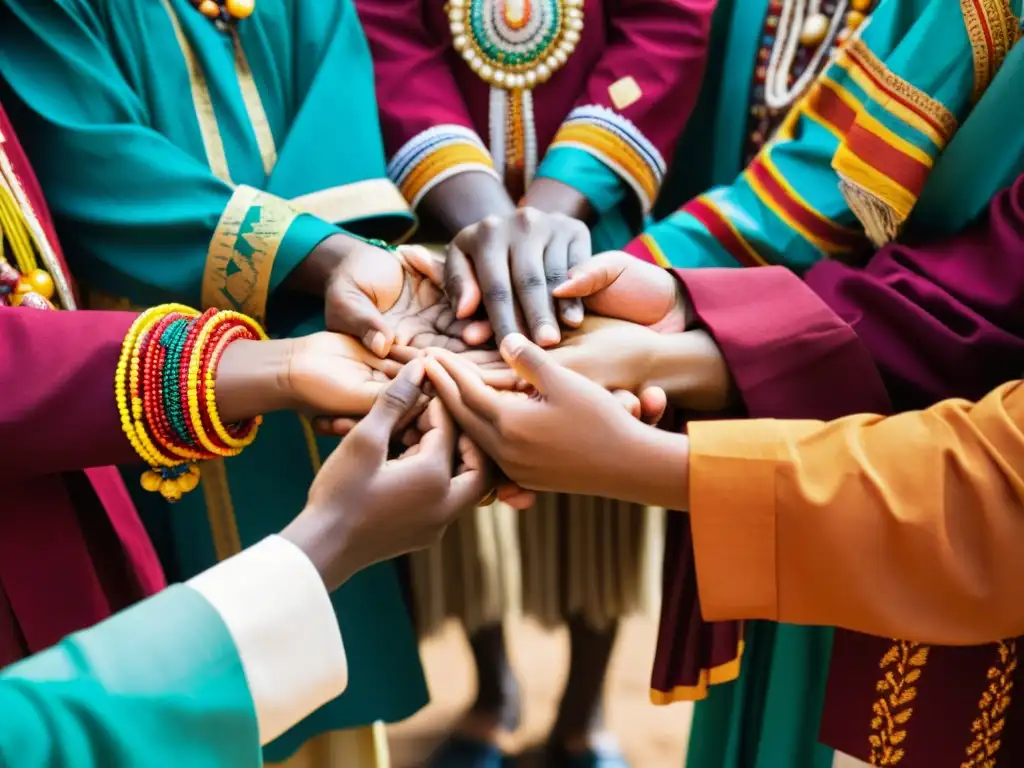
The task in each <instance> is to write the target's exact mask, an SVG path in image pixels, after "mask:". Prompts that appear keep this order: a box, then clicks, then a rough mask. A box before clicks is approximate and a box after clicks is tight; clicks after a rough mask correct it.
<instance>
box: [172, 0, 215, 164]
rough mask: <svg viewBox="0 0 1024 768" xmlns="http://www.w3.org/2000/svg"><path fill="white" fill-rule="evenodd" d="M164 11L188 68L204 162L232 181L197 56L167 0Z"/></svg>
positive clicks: (208, 91) (208, 88) (208, 90)
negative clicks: (204, 155)
mask: <svg viewBox="0 0 1024 768" xmlns="http://www.w3.org/2000/svg"><path fill="white" fill-rule="evenodd" d="M161 2H163V4H164V10H166V11H167V15H168V16H169V17H170V19H171V26H172V27H174V36H175V37H176V38H177V40H178V47H179V48H180V49H181V55H182V56H184V57H185V66H186V68H187V69H188V81H189V85H190V86H191V91H192V106H193V108H194V109H195V112H196V120H197V121H198V122H199V133H200V135H201V136H202V137H203V149H204V151H205V152H206V162H207V163H208V164H209V166H210V170H211V171H213V175H214V176H216V177H217V178H218V179H220V180H221V181H223V182H225V183H226V184H231V170H230V169H229V168H228V156H227V153H226V152H225V151H224V140H223V139H222V138H221V135H220V129H219V128H218V127H217V116H216V114H215V113H214V111H213V99H212V98H210V87H209V86H208V85H207V84H206V75H204V74H203V68H202V67H201V66H200V64H199V59H197V58H196V54H195V51H193V50H192V46H191V45H190V44H189V42H188V38H187V37H185V32H184V30H182V28H181V22H179V21H178V16H177V14H176V13H175V12H174V9H173V8H172V7H171V4H170V1H169V0H161Z"/></svg>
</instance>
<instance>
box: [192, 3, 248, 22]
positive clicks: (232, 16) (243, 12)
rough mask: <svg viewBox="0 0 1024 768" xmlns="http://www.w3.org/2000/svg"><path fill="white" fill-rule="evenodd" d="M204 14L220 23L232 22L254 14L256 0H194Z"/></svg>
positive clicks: (197, 8)
mask: <svg viewBox="0 0 1024 768" xmlns="http://www.w3.org/2000/svg"><path fill="white" fill-rule="evenodd" d="M192 5H194V6H195V7H196V10H198V11H199V12H200V13H201V14H203V16H205V17H206V18H208V19H209V20H210V21H215V22H218V23H219V24H230V23H232V22H235V21H240V20H241V19H247V18H249V17H250V16H252V12H253V11H255V10H256V0H192Z"/></svg>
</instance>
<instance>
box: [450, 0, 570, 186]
mask: <svg viewBox="0 0 1024 768" xmlns="http://www.w3.org/2000/svg"><path fill="white" fill-rule="evenodd" d="M583 3H584V0H449V1H448V5H447V6H446V7H445V10H446V12H447V14H448V27H449V30H450V31H451V35H452V47H454V48H455V50H456V51H458V52H459V53H460V54H461V55H462V58H463V59H464V60H465V61H466V64H467V65H468V66H469V68H470V69H472V70H473V71H474V72H476V74H477V75H479V76H480V78H481V79H482V80H484V81H485V82H487V83H489V84H490V86H491V94H490V105H489V116H488V117H489V123H490V126H489V127H490V137H489V138H490V141H489V144H490V150H491V155H492V157H493V158H494V164H495V166H496V167H497V168H498V169H499V170H500V171H501V173H502V175H503V178H504V179H505V183H506V185H507V186H508V188H509V191H510V192H511V193H512V195H513V197H518V196H519V195H521V194H522V193H523V192H524V191H525V188H526V187H527V186H528V185H529V183H530V181H531V180H532V179H533V175H534V172H535V171H536V168H537V138H536V135H535V131H534V120H533V95H532V93H531V91H532V89H533V88H534V87H535V86H537V85H539V84H540V83H544V82H546V81H547V80H549V79H550V78H551V76H552V75H553V74H554V73H555V72H557V71H558V70H559V69H561V67H562V66H563V65H564V64H565V63H566V62H567V61H568V60H569V56H571V55H572V53H573V51H575V50H576V45H577V43H579V41H580V34H581V32H582V31H583Z"/></svg>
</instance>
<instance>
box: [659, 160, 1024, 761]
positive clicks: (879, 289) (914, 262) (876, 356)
mask: <svg viewBox="0 0 1024 768" xmlns="http://www.w3.org/2000/svg"><path fill="white" fill-rule="evenodd" d="M678 274H679V277H680V279H681V280H682V281H683V283H684V284H685V286H686V288H687V290H688V291H689V294H690V298H691V300H692V302H693V306H694V308H695V310H696V313H697V315H698V316H699V317H700V319H701V321H702V322H703V323H704V324H705V325H706V326H707V327H708V329H709V330H710V332H711V333H712V334H713V335H714V337H715V339H716V341H717V342H718V344H719V346H720V347H721V349H722V352H723V355H724V356H725V359H726V360H727V362H728V364H729V367H730V369H731V370H732V372H733V375H734V377H735V379H736V383H737V386H738V388H739V390H740V392H741V393H742V397H743V400H744V403H745V405H746V407H747V410H748V413H749V415H750V416H753V417H777V418H824V419H827V418H834V417H838V416H842V415H846V414H850V413H856V412H863V411H867V412H878V413H885V412H887V411H888V410H889V400H890V399H891V401H892V404H893V405H895V407H896V409H900V410H902V409H907V408H917V407H924V406H927V405H930V404H932V403H934V402H937V401H939V400H942V399H946V398H950V397H966V398H971V399H977V398H980V397H981V396H983V395H984V394H985V393H986V392H988V391H989V390H990V389H993V388H994V387H996V386H998V385H999V384H1001V383H1003V382H1004V381H1007V380H1010V379H1014V378H1018V377H1019V376H1020V375H1021V371H1022V370H1024V309H1022V307H1024V176H1022V177H1019V178H1018V179H1017V181H1016V182H1015V183H1014V185H1013V186H1012V187H1011V188H1009V189H1007V190H1004V191H1002V192H1000V193H999V194H998V195H996V197H995V198H994V199H993V200H992V202H991V203H990V206H989V210H988V214H987V216H986V218H985V220H983V221H981V222H979V223H978V224H977V225H976V226H974V227H972V228H970V229H969V230H968V231H965V232H964V233H962V234H961V235H959V236H957V237H954V238H950V239H949V240H947V241H945V242H940V243H936V244H930V245H922V246H907V245H890V246H887V247H885V248H882V249H881V250H879V251H878V252H877V253H876V254H875V255H874V257H873V258H872V259H871V260H870V262H869V263H868V265H867V266H866V267H865V268H863V269H857V268H854V267H849V266H845V265H843V264H839V263H837V262H833V261H825V262H821V263H820V264H818V265H816V266H815V267H813V268H812V269H811V270H810V271H809V272H808V273H807V275H806V276H805V282H801V281H800V279H799V278H797V277H796V276H795V275H793V274H792V273H789V272H787V271H786V270H784V269H782V268H777V267H771V268H763V269H753V270H696V271H680V272H679V273H678ZM887 393H888V394H887ZM965 513H969V510H965ZM1022 554H1024V553H1022ZM688 558H689V554H688V553H687V554H683V555H682V556H679V555H678V554H677V555H676V556H675V557H674V558H673V560H675V559H678V564H677V565H676V566H674V567H673V566H671V565H670V568H672V571H673V573H672V575H671V576H670V575H667V576H666V578H667V579H668V580H669V581H672V579H673V578H679V579H685V578H687V560H688ZM696 563H697V568H696V571H697V579H698V591H699V574H700V552H699V551H698V552H697V553H696ZM676 593H679V594H685V593H683V592H680V591H678V590H676V591H675V592H670V591H668V590H667V591H666V596H669V595H670V594H676ZM879 599H880V600H884V599H885V596H884V595H879ZM669 609H673V610H675V611H676V612H677V613H678V612H681V611H682V610H683V608H681V607H680V606H675V607H674V608H671V607H669ZM663 615H664V614H663ZM705 618H707V619H709V620H720V619H729V618H734V617H728V616H707V617H705ZM713 626H718V625H713ZM719 633H722V636H723V637H724V638H725V640H723V642H726V641H727V639H728V636H727V634H725V633H724V630H719ZM691 634H692V629H691V628H689V627H673V626H664V625H663V626H662V628H661V632H660V636H659V644H658V647H659V657H666V658H667V657H668V650H667V649H671V648H672V647H673V646H676V648H675V650H676V654H677V656H678V654H679V650H678V646H679V645H680V644H681V642H682V641H684V640H685V638H686V637H687V636H688V635H691ZM663 649H665V650H663ZM923 649H924V647H923V646H914V647H910V646H908V645H907V644H905V643H899V642H897V641H893V640H891V639H882V638H872V637H868V636H866V635H861V634H858V633H853V632H847V631H843V630H838V631H837V633H836V641H835V646H834V648H833V655H832V668H831V672H830V679H829V689H828V699H827V702H826V710H825V713H824V717H823V721H822V730H821V735H822V740H823V741H824V742H825V743H826V744H828V745H829V746H832V747H834V748H836V749H839V750H841V751H843V752H846V753H848V754H852V755H854V756H856V757H859V758H860V759H862V760H865V761H870V762H874V763H876V764H885V763H883V762H882V759H881V753H880V750H879V748H878V747H877V746H875V744H877V742H873V741H872V739H882V740H889V741H891V740H892V738H893V737H895V739H897V740H898V741H899V748H900V749H902V750H903V751H904V753H903V756H902V759H901V760H900V761H899V763H898V764H899V765H900V766H901V768H946V766H951V767H953V768H960V766H961V765H969V766H975V765H977V766H981V765H996V764H998V765H999V766H1017V765H1024V743H1022V742H1024V706H1021V705H1016V704H1015V701H1014V698H1013V693H1014V690H1013V686H1014V683H1015V682H1016V683H1017V684H1018V685H1021V684H1024V679H1022V678H1021V675H1022V674H1024V673H1022V670H1021V668H1020V665H1019V664H1018V662H1017V653H1018V648H1017V641H1016V640H1009V641H1007V642H1006V643H1002V644H994V645H986V646H977V647H965V648H948V647H929V648H927V651H926V652H924V653H922V652H921V651H922V650H923ZM701 651H702V649H701V648H695V649H693V653H695V654H696V653H700V652H701ZM904 657H905V658H904ZM911 660H912V661H913V663H912V664H911V665H910V666H907V665H906V664H903V662H908V663H909V662H911ZM913 668H916V669H919V670H920V675H910V676H908V673H909V672H910V671H911V670H912V669H913ZM657 671H659V670H657V669H656V672H657ZM676 671H677V670H673V669H664V668H663V669H661V670H660V672H662V673H663V675H668V677H667V678H664V679H660V680H659V679H657V678H656V679H655V684H656V685H657V686H668V687H661V690H668V689H669V688H670V687H671V686H672V685H674V684H676V683H675V681H674V680H673V679H672V678H671V675H672V674H673V673H674V672H676ZM886 673H892V674H894V675H896V676H897V678H898V679H899V680H901V681H902V682H901V685H902V686H903V691H907V690H908V689H910V688H913V694H908V695H907V697H906V699H905V701H903V702H902V703H899V702H897V703H896V704H892V703H891V702H889V701H888V700H885V695H884V692H883V691H880V689H879V683H880V682H881V681H882V679H883V677H884V675H885V674H886ZM911 696H912V698H911ZM1022 703H1024V702H1022ZM897 710H900V711H902V712H903V713H907V712H909V715H906V714H904V715H901V717H904V716H905V717H906V719H905V720H903V721H902V722H900V721H898V720H894V719H890V717H889V715H895V714H896V711H897ZM900 732H902V736H900V735H899V733H900ZM1000 742H1001V747H1000ZM972 750H973V751H972ZM986 753H987V754H988V755H989V757H992V758H995V757H996V756H998V763H994V762H993V763H985V762H971V760H973V759H974V758H975V757H977V756H979V755H983V754H986ZM893 764H895V763H893Z"/></svg>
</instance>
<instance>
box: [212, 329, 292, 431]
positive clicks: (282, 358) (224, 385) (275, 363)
mask: <svg viewBox="0 0 1024 768" xmlns="http://www.w3.org/2000/svg"><path fill="white" fill-rule="evenodd" d="M291 346H292V342H291V341H290V340H286V339H285V340H272V341H248V340H243V341H236V342H234V343H233V344H231V345H229V346H228V347H227V349H225V350H224V355H223V356H222V357H221V360H220V364H219V365H218V366H217V372H216V393H217V411H218V413H219V414H220V417H221V419H222V420H223V421H224V422H225V423H229V424H230V423H233V422H237V421H242V420H244V419H250V418H253V417H254V416H259V415H260V414H264V413H270V412H272V411H282V410H289V409H292V408H293V407H294V405H295V403H294V398H293V397H292V396H291V393H290V390H289V387H288V386H287V382H288V361H289V358H290V356H291Z"/></svg>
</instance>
